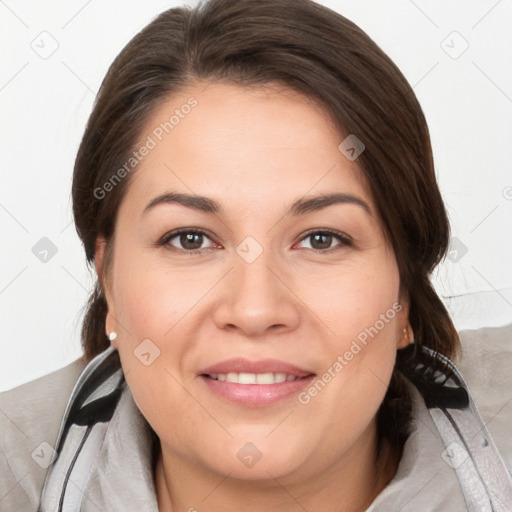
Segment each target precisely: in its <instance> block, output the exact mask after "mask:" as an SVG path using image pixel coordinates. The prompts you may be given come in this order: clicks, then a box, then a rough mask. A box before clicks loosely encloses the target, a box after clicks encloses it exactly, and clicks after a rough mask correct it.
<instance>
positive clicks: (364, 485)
mask: <svg viewBox="0 0 512 512" xmlns="http://www.w3.org/2000/svg"><path fill="white" fill-rule="evenodd" d="M372 433H373V434H374V435H373V436H370V439H364V438H363V439H360V440H358V443H356V444H357V445H358V446H354V447H352V448H355V450H352V449H351V452H350V453H347V454H345V455H344V456H343V457H342V459H341V460H338V461H336V463H334V464H333V465H331V466H329V467H326V468H324V469H323V470H322V471H319V472H315V474H313V475H309V477H308V478H307V479H305V478H303V479H300V478H298V477H297V476H296V475H292V474H289V475H286V476H284V477H279V478H274V479H272V478H269V480H266V481H264V482H262V481H261V480H258V481H251V480H240V479H231V478H229V476H228V477H226V475H223V474H220V473H216V472H215V471H212V470H211V469H208V468H205V467H204V466H199V465H197V464H194V463H191V461H190V460H187V459H186V458H182V457H180V456H179V455H178V454H177V453H176V452H173V451H172V450H170V449H167V448H166V447H165V446H164V447H163V448H160V450H159V452H158V454H157V456H156V461H155V467H154V477H155V486H156V490H157V499H158V508H159V511H160V512H164V511H165V512H177V511H182V510H183V511H190V512H194V511H200V510H204V509H206V508H207V509H208V510H209V511H210V512H234V511H238V510H247V509H248V508H249V509H250V510H251V511H253V512H277V511H279V512H292V511H293V512H295V511H296V510H298V508H297V507H299V508H301V507H302V509H303V510H304V509H305V510H320V509H321V510H322V511H325V512H341V511H347V512H348V511H350V512H355V511H364V510H366V509H367V508H368V507H369V506H370V505H371V503H372V502H373V501H374V499H375V498H376V497H377V496H378V495H379V494H380V492H381V491H382V489H384V487H385V486H386V485H387V484H388V483H389V482H390V481H391V479H392V478H393V476H394V475H395V473H396V470H397V468H398V463H399V461H400V453H399V451H397V450H394V449H393V448H392V447H391V445H390V444H389V443H388V442H387V441H385V440H384V441H383V442H382V446H381V449H380V450H379V453H378V456H377V457H376V446H377V443H376V435H375V429H372ZM359 441H362V442H359ZM368 441H370V442H368ZM319 504H321V505H320V507H319Z"/></svg>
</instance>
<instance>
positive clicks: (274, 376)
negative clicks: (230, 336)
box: [199, 372, 315, 407]
mask: <svg viewBox="0 0 512 512" xmlns="http://www.w3.org/2000/svg"><path fill="white" fill-rule="evenodd" d="M199 377H200V379H201V380H202V381H203V382H204V384H205V385H206V389H207V390H208V392H209V393H211V394H212V396H214V397H216V398H219V399H221V400H223V401H228V402H230V403H232V404H236V405H238V406H243V407H266V406H269V405H272V404H274V403H276V402H279V401H283V400H285V399H291V398H293V397H294V396H295V395H297V393H299V392H300V391H302V390H303V389H304V388H306V387H307V386H309V385H310V384H311V382H312V381H313V379H314V378H315V374H313V373H310V374H308V375H306V376H303V377H299V376H297V375H291V374H286V373H281V372H279V373H273V372H267V373H259V374H257V373H246V372H241V373H236V372H229V373H218V374H216V373H213V374H208V373H205V374H201V375H200V376H199Z"/></svg>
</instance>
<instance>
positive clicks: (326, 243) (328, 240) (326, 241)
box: [312, 233, 332, 249]
mask: <svg viewBox="0 0 512 512" xmlns="http://www.w3.org/2000/svg"><path fill="white" fill-rule="evenodd" d="M318 239H320V240H323V241H324V244H323V245H322V243H320V245H321V247H315V244H314V243H313V244H312V245H313V247H314V248H315V249H328V248H329V247H330V245H331V239H332V235H327V234H322V233H319V234H316V235H313V240H315V241H317V240H318Z"/></svg>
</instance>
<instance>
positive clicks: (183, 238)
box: [158, 228, 352, 255]
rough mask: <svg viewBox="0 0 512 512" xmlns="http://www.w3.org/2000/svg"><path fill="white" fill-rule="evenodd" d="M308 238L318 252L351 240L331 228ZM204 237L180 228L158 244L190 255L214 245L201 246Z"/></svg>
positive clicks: (347, 243) (334, 248)
mask: <svg viewBox="0 0 512 512" xmlns="http://www.w3.org/2000/svg"><path fill="white" fill-rule="evenodd" d="M308 238H309V239H311V243H310V247H309V248H310V249H312V250H314V251H318V252H331V251H334V250H337V249H341V248H343V247H350V246H351V245H352V241H351V240H350V238H349V237H347V236H346V235H344V234H342V233H339V232H338V231H333V230H331V229H324V230H321V231H319V230H317V231H311V232H309V233H308V234H306V236H304V237H303V238H302V239H301V241H304V240H307V239H308ZM205 239H208V240H211V238H210V236H209V234H208V233H207V232H206V231H203V230H202V229H190V228H182V229H178V230H176V231H172V232H171V233H167V234H166V235H164V236H163V237H162V239H161V240H160V241H159V242H158V245H160V246H165V247H167V248H169V249H170V250H173V251H178V252H182V253H188V254H190V255H193V254H201V253H202V252H203V251H205V250H206V249H211V248H213V247H215V246H210V247H202V245H203V243H204V241H205ZM334 240H338V241H339V244H338V245H337V246H334V247H331V245H332V242H333V241H334Z"/></svg>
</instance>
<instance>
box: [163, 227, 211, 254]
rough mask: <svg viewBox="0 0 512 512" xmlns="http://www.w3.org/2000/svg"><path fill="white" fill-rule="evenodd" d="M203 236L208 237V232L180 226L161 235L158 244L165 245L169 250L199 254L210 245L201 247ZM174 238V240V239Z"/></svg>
mask: <svg viewBox="0 0 512 512" xmlns="http://www.w3.org/2000/svg"><path fill="white" fill-rule="evenodd" d="M205 238H207V239H210V237H209V235H208V233H207V232H206V231H203V230H202V229H188V228H182V229H178V230H176V231H172V232H171V233H167V234H166V235H164V236H163V237H162V239H161V240H160V242H159V243H158V244H159V245H162V246H167V247H168V248H169V249H171V250H176V251H178V252H183V253H189V254H200V253H202V252H203V250H205V249H209V248H210V247H201V246H202V245H203V243H204V240H205ZM174 239H176V240H174Z"/></svg>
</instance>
